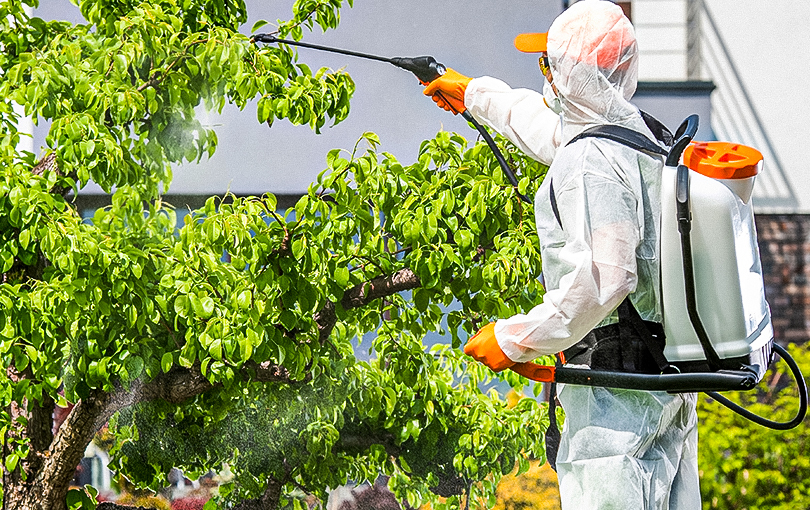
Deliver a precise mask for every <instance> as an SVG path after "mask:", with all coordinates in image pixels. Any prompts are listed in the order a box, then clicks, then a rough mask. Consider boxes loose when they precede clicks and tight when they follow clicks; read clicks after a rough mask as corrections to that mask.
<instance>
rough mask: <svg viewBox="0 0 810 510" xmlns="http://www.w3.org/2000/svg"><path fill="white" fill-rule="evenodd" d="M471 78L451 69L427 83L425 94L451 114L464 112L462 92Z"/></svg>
mask: <svg viewBox="0 0 810 510" xmlns="http://www.w3.org/2000/svg"><path fill="white" fill-rule="evenodd" d="M470 81H472V78H469V77H467V76H464V75H463V74H460V73H457V72H456V71H454V70H452V69H449V68H448V69H447V71H446V72H445V73H444V74H443V75H441V76H439V77H438V78H436V79H435V80H433V81H432V82H430V83H428V84H427V87H425V92H424V93H425V95H426V96H431V97H432V98H433V101H434V102H435V103H436V104H437V105H439V108H444V109H445V110H447V111H448V112H453V114H458V113H464V111H465V110H466V109H467V108H466V107H465V106H464V92H465V91H466V90H467V84H469V83H470Z"/></svg>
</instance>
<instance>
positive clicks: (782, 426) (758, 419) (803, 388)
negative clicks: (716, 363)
mask: <svg viewBox="0 0 810 510" xmlns="http://www.w3.org/2000/svg"><path fill="white" fill-rule="evenodd" d="M773 350H774V351H775V352H776V353H777V354H779V357H780V358H782V359H783V360H785V363H787V364H788V366H789V367H790V371H791V372H792V373H793V377H794V378H795V379H796V385H797V386H798V387H799V411H798V412H797V413H796V416H794V417H793V419H792V420H790V421H786V422H778V421H772V420H768V419H767V418H763V417H762V416H759V415H756V414H754V413H752V412H751V411H749V410H747V409H745V408H743V407H742V406H740V405H738V404H735V403H734V402H732V401H731V400H729V399H727V398H726V397H724V396H722V395H720V394H719V393H716V392H714V391H707V392H706V394H707V395H709V396H710V397H712V398H713V399H715V400H716V401H718V402H719V403H721V404H723V405H724V406H726V407H727V408H729V409H731V410H732V411H734V412H735V413H737V414H739V415H740V416H742V417H743V418H745V419H747V420H751V421H752V422H754V423H756V424H757V425H762V426H763V427H767V428H769V429H774V430H790V429H792V428H794V427H797V426H799V424H801V422H802V421H803V420H804V417H805V415H806V414H807V385H806V384H805V382H804V377H803V376H802V371H801V370H800V369H799V365H798V364H797V363H796V360H794V359H793V357H792V356H791V355H790V354H788V352H787V350H785V348H784V347H782V346H781V345H779V344H776V343H775V344H773Z"/></svg>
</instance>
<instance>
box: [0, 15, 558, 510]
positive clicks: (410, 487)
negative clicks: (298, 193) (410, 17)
mask: <svg viewBox="0 0 810 510" xmlns="http://www.w3.org/2000/svg"><path fill="white" fill-rule="evenodd" d="M35 3H36V0H23V1H22V2H21V1H20V0H6V1H2V2H0V23H2V26H3V30H2V41H1V43H2V52H1V53H0V69H2V74H1V75H0V91H1V92H2V98H3V100H2V102H0V122H1V123H2V125H3V135H2V138H0V160H1V162H0V164H2V166H3V177H2V179H0V235H2V242H1V243H0V272H1V273H2V281H1V282H0V303H2V308H1V309H0V353H2V359H3V365H4V371H3V373H2V374H1V375H0V399H2V406H0V407H2V411H0V427H1V428H2V433H3V498H4V499H3V505H4V508H15V509H29V508H44V509H58V510H61V509H64V508H67V507H70V508H78V507H82V508H87V507H92V506H93V501H92V494H91V492H92V491H91V492H87V493H85V492H84V491H76V490H74V491H69V490H68V489H69V482H70V480H71V477H72V475H73V471H74V468H75V466H76V465H77V463H78V462H79V460H80V459H81V457H82V455H83V452H84V450H85V447H86V445H87V444H88V442H89V441H90V440H91V438H92V437H93V435H94V434H95V433H96V431H97V430H98V429H99V428H100V427H102V426H103V425H104V424H105V423H107V422H109V423H110V430H111V432H112V433H113V434H114V436H115V437H116V446H115V447H114V449H113V455H114V459H113V464H114V466H115V468H116V469H117V470H118V472H119V473H120V474H121V476H126V477H127V478H128V479H129V480H131V481H132V482H133V483H135V484H136V485H138V486H140V487H158V486H160V485H161V484H162V483H163V482H164V481H165V475H166V473H167V471H168V469H169V468H171V467H172V466H177V467H180V468H182V469H184V470H185V471H186V472H188V473H192V474H193V473H202V472H206V471H208V470H220V469H222V468H223V466H224V465H227V466H228V469H230V471H231V472H232V473H233V480H232V481H231V482H230V483H229V484H227V485H225V486H223V487H222V488H221V490H220V496H219V499H218V504H221V505H225V506H229V507H230V506H232V507H233V508H281V507H287V506H290V505H292V506H293V507H295V506H296V505H297V506H300V502H299V501H298V500H297V499H296V497H295V495H296V494H297V493H301V492H302V491H303V492H309V493H313V494H316V495H318V496H320V497H323V494H324V491H325V489H326V488H327V487H335V486H337V485H338V484H341V483H344V482H345V481H346V480H347V479H352V480H355V481H362V480H374V479H375V478H377V476H378V475H379V474H380V473H383V474H386V475H388V476H390V477H391V482H390V486H391V488H392V489H393V490H394V491H395V493H396V494H397V495H398V497H400V498H402V499H406V500H407V501H409V502H410V503H411V504H412V505H413V506H415V505H417V504H419V503H421V502H422V501H427V500H430V499H432V498H434V495H441V496H444V497H445V498H446V499H443V500H442V502H441V503H439V502H438V501H437V502H436V505H435V507H436V508H441V507H442V506H446V507H458V506H459V505H460V503H461V501H462V500H463V497H465V496H464V495H465V494H466V497H467V498H468V499H472V500H475V501H486V500H487V499H489V501H490V502H491V499H492V498H493V494H494V486H495V483H496V482H497V480H498V478H499V477H500V475H501V474H502V473H507V472H510V471H511V470H512V468H513V467H514V466H515V463H516V462H518V463H519V464H520V465H521V467H522V469H527V467H528V463H527V460H526V459H527V457H529V456H533V457H535V458H537V457H540V458H542V456H543V451H542V450H543V448H542V446H543V443H542V431H543V430H544V429H545V427H546V426H547V423H548V421H547V417H546V412H545V407H542V406H540V405H539V404H537V402H535V401H534V400H532V399H524V400H523V401H521V403H520V405H518V406H517V407H515V408H514V409H507V408H506V405H505V403H504V402H503V401H502V400H501V399H500V397H499V396H498V395H497V393H495V392H486V393H484V392H482V391H481V390H479V386H481V385H483V384H486V383H489V382H490V381H491V378H492V377H493V374H492V373H491V372H489V371H488V370H487V369H485V368H483V367H481V366H478V365H476V364H470V365H467V364H466V362H465V360H464V357H463V355H462V354H461V353H460V350H459V349H458V347H459V346H460V344H461V337H462V336H466V335H467V334H469V333H471V332H472V331H474V330H475V329H476V328H478V327H479V326H481V325H482V324H483V323H485V322H486V321H488V320H489V319H490V318H491V317H494V316H496V315H498V316H505V315H510V314H513V313H515V312H518V311H525V310H527V309H529V308H530V307H531V306H533V305H535V304H536V303H537V302H538V300H539V299H541V293H542V287H541V286H540V285H539V284H538V283H537V282H536V277H537V276H538V275H539V271H540V258H539V253H538V243H537V239H536V237H535V231H534V220H533V215H532V211H531V210H530V208H527V207H525V206H523V205H522V204H521V202H520V201H519V200H518V199H517V197H516V195H515V193H514V190H513V189H512V188H511V187H510V186H509V185H508V184H507V183H505V182H504V179H503V178H502V176H501V175H500V171H499V170H498V167H497V164H496V163H495V161H494V158H492V156H491V154H490V152H489V150H488V149H487V148H486V146H484V145H482V144H474V145H472V146H470V145H469V144H468V143H467V142H466V141H465V140H464V139H463V138H461V137H460V136H458V135H454V134H450V133H445V132H442V133H439V134H438V135H437V136H436V137H435V138H434V139H432V140H428V141H426V142H424V143H423V145H422V148H421V155H420V157H419V160H418V161H417V162H415V163H413V164H410V165H403V164H401V163H400V162H398V161H397V160H396V158H395V157H394V156H393V155H391V154H387V153H384V152H378V145H379V141H378V140H377V139H376V137H375V136H374V135H372V134H367V135H365V137H364V141H363V142H361V143H362V144H363V145H362V147H366V146H367V147H368V149H367V150H361V149H360V147H361V145H360V144H358V146H356V147H355V149H354V151H352V152H351V153H345V152H341V151H332V152H330V153H329V155H328V157H327V158H326V159H327V166H328V168H327V169H326V170H325V171H324V172H323V173H322V174H321V176H320V177H319V178H318V181H317V182H316V183H313V185H312V186H311V187H310V189H309V191H308V193H307V194H306V195H305V196H303V197H302V198H301V200H300V201H299V202H298V203H297V205H296V206H295V208H294V209H293V210H291V211H288V212H287V213H279V212H278V211H277V210H276V209H277V207H276V200H275V197H273V196H272V195H270V194H268V195H265V196H263V197H256V198H235V197H233V196H227V197H224V198H216V197H212V198H211V199H209V200H208V201H207V202H206V205H205V207H204V208H203V209H202V210H199V211H195V212H193V213H192V214H191V215H190V216H189V217H187V218H186V219H185V223H184V226H183V227H182V228H180V229H179V231H177V229H176V228H175V225H176V218H175V214H174V212H173V209H172V207H171V206H170V205H169V204H166V203H164V202H163V201H162V199H161V196H162V195H161V194H162V192H163V191H164V190H165V189H168V186H169V184H170V181H171V171H170V165H171V164H172V163H175V162H180V161H194V160H199V159H200V158H202V157H204V156H205V155H210V154H211V153H212V152H213V151H214V150H215V147H216V135H215V133H214V132H213V131H210V130H208V129H205V128H204V127H203V126H201V125H200V124H199V123H198V122H197V121H196V120H195V118H194V108H195V107H197V106H198V105H201V104H202V105H205V106H206V107H207V108H209V109H221V108H222V107H223V106H224V104H225V103H226V102H230V103H233V104H236V105H237V106H239V107H240V108H245V107H246V106H247V105H248V104H249V102H250V101H251V100H253V99H257V100H258V101H257V117H258V121H259V122H262V123H267V124H269V125H272V124H273V122H274V121H278V120H287V121H290V122H292V123H295V124H308V125H310V126H311V127H312V128H313V129H315V130H318V129H319V128H320V127H322V126H323V125H325V123H326V122H328V121H331V122H335V123H336V122H340V121H341V120H343V119H344V118H345V117H346V115H347V114H348V111H349V99H350V96H351V93H352V90H353V82H352V81H351V78H350V77H349V76H348V75H346V74H345V73H342V72H332V71H329V70H326V69H321V70H319V71H317V72H315V73H313V72H312V71H310V69H309V68H308V67H307V66H306V65H305V64H303V63H299V62H298V61H297V60H296V57H295V55H294V53H293V52H292V51H291V50H289V49H286V48H283V47H278V48H276V47H267V48H258V47H256V46H255V45H252V44H251V43H250V41H249V40H248V38H247V37H246V36H244V35H241V34H239V33H238V32H237V29H238V27H239V25H240V24H242V23H244V21H245V20H246V12H245V5H244V3H243V2H242V1H241V0H218V1H213V2H212V1H204V0H115V1H111V0H86V1H82V2H79V5H80V8H81V12H82V14H83V15H84V17H85V19H86V20H87V23H86V24H79V25H72V24H70V23H65V22H45V21H43V20H41V19H38V18H34V17H29V16H28V15H27V14H26V12H25V10H24V8H23V4H28V5H33V4H35ZM341 4H342V1H341V0H297V1H296V2H295V4H294V7H293V13H292V19H291V20H289V21H286V22H282V23H280V25H279V28H278V31H279V33H280V35H282V36H289V37H301V34H302V30H303V29H305V28H307V29H312V28H313V27H314V26H315V25H318V26H320V27H321V28H323V29H324V30H325V29H330V28H335V27H336V26H337V24H338V19H339V11H340V8H341ZM349 4H351V0H350V1H349ZM13 103H16V104H19V105H22V106H23V107H24V108H25V114H26V115H30V116H31V117H32V118H33V119H34V120H35V122H43V121H51V127H50V131H49V134H48V137H47V140H46V143H47V151H46V153H45V154H44V155H43V157H42V158H41V159H39V160H37V158H36V156H35V155H34V154H30V153H24V152H20V151H18V150H17V145H18V141H19V139H20V136H22V135H21V134H20V133H19V132H18V129H17V122H18V119H17V116H16V114H15V113H14V110H13ZM510 153H511V159H512V160H513V163H514V164H515V166H516V167H517V170H518V171H519V173H520V175H521V184H520V187H521V191H522V192H529V193H531V192H533V191H534V189H536V187H537V186H538V185H539V182H540V180H541V178H542V175H543V173H544V171H545V168H543V167H541V166H540V165H538V164H536V163H533V162H531V161H530V160H527V159H525V158H523V157H521V156H520V155H519V154H517V153H516V152H515V151H514V150H513V149H510ZM91 179H92V180H93V181H95V182H96V183H98V184H100V185H101V186H102V187H103V188H104V189H105V190H107V191H108V192H113V194H112V205H111V206H110V207H108V208H104V209H100V210H98V211H97V212H96V214H95V216H94V217H93V218H92V222H84V221H82V220H81V218H80V217H79V216H78V215H77V213H76V211H75V210H74V209H73V207H72V204H71V203H70V200H69V199H68V198H67V197H69V196H70V192H71V190H79V189H81V188H83V187H84V186H85V185H86V184H87V183H88V181H89V180H91ZM504 289H508V290H507V291H504ZM440 330H445V331H446V332H447V335H448V340H447V342H448V343H449V345H447V344H438V345H435V346H433V347H431V348H429V349H428V348H426V346H425V345H424V343H423V339H424V337H425V335H426V334H427V333H428V332H431V331H440ZM355 338H357V339H361V340H362V344H361V345H362V348H364V349H365V348H369V349H371V350H372V351H373V353H374V356H373V357H372V360H371V361H369V362H364V361H358V359H357V358H356V357H355V356H354V350H353V346H352V341H353V339H355ZM502 378H503V379H504V380H506V381H507V382H508V383H510V384H512V385H513V386H515V387H520V386H521V384H522V383H523V382H525V381H524V380H522V379H520V378H519V377H518V376H516V375H514V374H511V373H508V374H505V375H503V376H502ZM56 406H59V407H69V406H72V407H71V408H70V412H69V414H68V416H67V418H66V419H65V421H64V422H63V423H62V424H61V425H60V426H59V427H58V429H57V430H56V431H55V433H54V431H53V428H54V424H53V420H52V416H53V411H54V409H55V407H56ZM212 504H213V503H212Z"/></svg>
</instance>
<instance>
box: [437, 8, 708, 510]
mask: <svg viewBox="0 0 810 510" xmlns="http://www.w3.org/2000/svg"><path fill="white" fill-rule="evenodd" d="M515 46H516V47H517V49H518V50H521V51H523V52H534V53H538V54H539V56H540V68H541V71H542V73H543V75H544V76H545V80H544V82H543V85H544V86H543V93H542V94H541V93H538V92H535V91H531V90H526V89H512V88H510V87H509V86H508V85H506V84H505V83H503V82H502V81H500V80H497V79H495V78H491V77H481V78H475V79H472V78H469V77H466V76H463V75H461V74H460V73H458V72H456V71H454V70H452V69H448V70H447V72H446V73H445V74H444V75H442V76H441V77H439V78H437V79H435V80H433V81H432V82H431V83H430V84H428V85H427V87H426V88H425V91H424V92H425V94H426V95H429V96H431V97H432V98H433V100H434V101H435V102H436V103H437V104H438V105H439V106H440V107H442V108H444V109H446V110H448V111H452V112H454V113H460V112H464V111H467V112H469V113H470V114H471V115H472V116H473V117H474V118H475V119H477V120H478V121H479V122H481V123H483V124H485V125H487V126H489V127H490V128H491V129H494V130H495V131H497V132H498V133H500V134H501V135H503V136H505V137H506V138H508V139H509V140H510V141H512V142H513V143H514V144H515V145H516V146H517V147H519V148H520V149H521V150H522V151H523V152H525V153H526V154H527V155H528V156H530V157H532V158H534V159H536V160H538V161H540V162H542V163H544V164H548V165H550V166H549V170H548V173H547V176H546V178H545V180H544V181H543V183H542V185H541V186H540V188H539V190H538V191H537V195H536V198H535V200H534V204H535V215H536V223H537V233H538V237H539V241H540V246H541V255H542V259H543V276H544V280H545V285H546V294H545V297H544V300H543V302H542V303H540V304H539V305H537V306H536V307H534V308H533V309H532V310H530V311H529V312H528V313H526V314H518V315H515V316H513V317H508V318H501V319H499V320H497V321H495V322H493V323H491V324H488V325H487V326H485V327H483V328H482V329H481V330H480V331H478V332H477V333H476V334H475V335H474V336H473V337H472V338H471V339H470V341H469V342H468V343H467V345H466V346H465V352H466V353H467V354H469V355H471V356H472V357H473V358H474V359H476V360H477V361H480V362H482V363H484V364H486V365H487V366H489V367H490V368H492V369H493V370H496V371H499V370H504V369H507V368H510V367H516V366H519V364H521V363H524V362H528V361H531V360H533V359H535V358H537V357H539V356H543V355H548V354H554V353H558V352H562V353H564V358H565V361H566V362H567V363H568V364H569V365H573V366H581V365H582V366H589V367H592V368H594V369H596V368H600V369H607V370H613V369H615V370H625V371H632V372H638V373H658V372H659V371H660V369H659V367H658V365H656V363H655V361H654V360H653V359H652V358H653V357H652V356H651V355H650V352H649V349H648V347H647V345H646V343H645V341H642V339H641V338H640V336H641V335H638V334H637V332H636V330H635V329H633V328H627V327H625V324H626V321H627V320H630V319H627V317H630V318H634V317H635V318H640V321H641V322H643V325H644V327H645V328H647V329H648V330H649V331H651V332H652V334H651V336H652V337H653V338H660V340H661V341H663V334H662V329H661V321H662V312H661V304H660V303H661V298H660V288H659V279H658V278H659V277H658V275H659V260H660V258H659V236H660V225H659V222H660V216H661V214H660V207H661V206H660V198H659V197H660V186H661V183H660V175H661V170H662V168H663V165H664V160H663V158H662V156H660V155H658V154H653V153H646V152H640V151H637V150H633V149H631V148H629V147H626V146H624V145H622V144H620V143H617V142H615V141H612V140H608V139H604V138H593V137H588V138H577V136H578V135H580V134H581V133H583V132H584V131H585V130H587V129H589V128H592V127H594V126H600V125H618V126H623V127H626V128H629V129H632V130H634V131H636V132H639V133H642V134H644V135H645V136H647V137H648V138H650V139H655V135H654V134H653V132H652V131H651V130H650V128H648V126H647V123H646V122H645V120H644V118H643V117H642V115H641V113H640V112H639V111H638V109H637V108H636V107H635V106H633V105H632V104H630V102H629V99H630V98H631V97H632V95H633V93H634V92H635V89H636V83H637V69H638V47H637V44H636V39H635V35H634V30H633V27H632V24H631V23H630V21H629V20H628V19H627V18H626V17H625V16H624V14H623V13H622V10H621V8H619V7H618V6H616V5H615V4H613V3H612V2H609V1H606V0H582V1H580V2H577V3H576V4H574V5H573V6H572V7H571V8H569V9H568V10H566V11H565V12H563V13H562V14H561V15H560V16H559V17H558V18H557V19H556V20H555V21H554V22H553V24H552V25H551V27H550V28H549V31H548V32H547V33H544V34H522V35H520V36H518V37H517V38H516V40H515ZM558 395H559V400H560V403H561V404H562V406H563V408H564V410H565V412H566V420H565V424H564V427H563V431H562V437H561V441H560V445H559V451H558V454H557V459H556V468H557V472H558V477H559V484H560V494H561V499H562V507H563V509H564V510H574V509H586V508H587V509H605V508H622V509H625V508H633V509H686V510H691V509H699V508H700V507H701V501H700V490H699V484H698V470H697V415H696V411H695V404H696V395H695V394H694V393H680V394H669V393H666V392H658V391H636V390H617V389H612V388H604V387H591V386H576V385H560V387H559V388H558Z"/></svg>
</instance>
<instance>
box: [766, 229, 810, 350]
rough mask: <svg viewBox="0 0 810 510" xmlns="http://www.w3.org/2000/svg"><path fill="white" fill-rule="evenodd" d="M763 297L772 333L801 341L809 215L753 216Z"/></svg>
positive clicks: (809, 327)
mask: <svg viewBox="0 0 810 510" xmlns="http://www.w3.org/2000/svg"><path fill="white" fill-rule="evenodd" d="M756 224H757V236H758V240H759V251H760V258H761V259H762V269H763V274H764V277H765V296H766V298H767V300H768V304H769V305H770V306H771V319H772V321H773V326H774V336H775V338H776V340H777V341H781V342H783V343H784V342H798V343H803V342H806V341H807V340H808V337H809V336H810V288H808V285H807V282H808V278H810V215H806V214H763V215H759V216H757V218H756Z"/></svg>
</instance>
